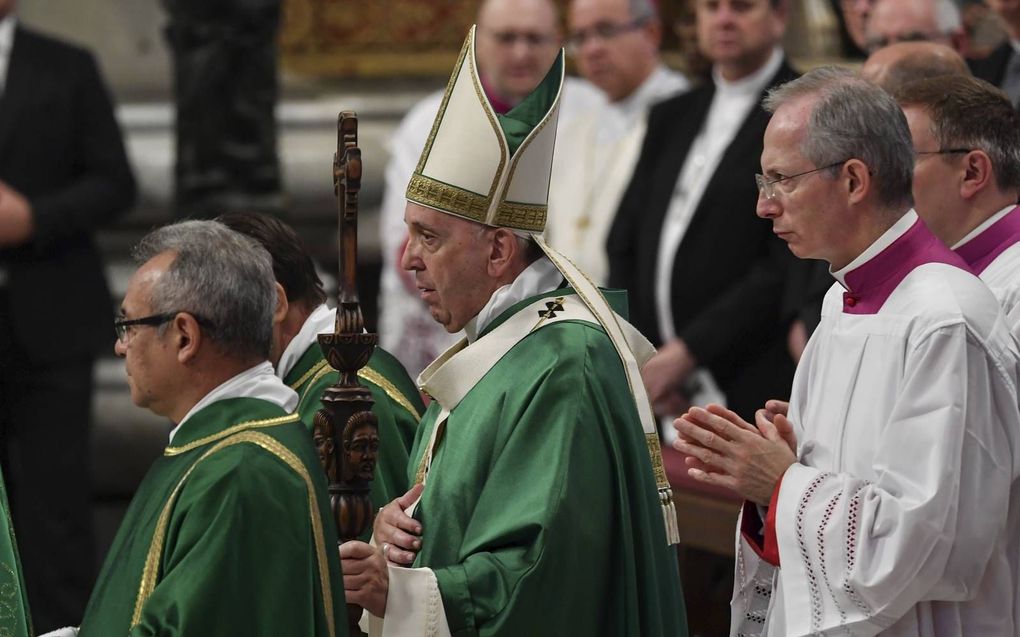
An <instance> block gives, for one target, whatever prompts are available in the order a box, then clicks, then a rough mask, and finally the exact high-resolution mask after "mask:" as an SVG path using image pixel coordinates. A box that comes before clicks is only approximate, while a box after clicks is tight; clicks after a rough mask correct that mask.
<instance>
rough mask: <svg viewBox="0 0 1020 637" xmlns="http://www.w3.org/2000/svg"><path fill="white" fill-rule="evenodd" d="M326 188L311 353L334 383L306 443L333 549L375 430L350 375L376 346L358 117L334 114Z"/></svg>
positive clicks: (355, 509)
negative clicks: (326, 222) (326, 308)
mask: <svg viewBox="0 0 1020 637" xmlns="http://www.w3.org/2000/svg"><path fill="white" fill-rule="evenodd" d="M333 187H334V191H335V193H336V197H337V212H338V214H339V230H338V234H337V244H338V249H339V251H340V254H339V257H340V260H339V262H340V279H339V288H340V289H339V294H338V304H337V312H336V325H335V326H334V330H333V333H332V334H319V347H321V348H322V352H323V354H324V356H325V358H326V360H327V361H328V362H329V364H330V366H332V367H333V369H335V370H337V371H338V372H340V378H339V379H338V381H337V383H336V384H335V385H333V386H331V387H328V388H327V389H326V390H325V391H324V392H323V395H322V399H321V400H322V405H323V407H322V409H320V410H319V411H318V412H316V414H315V426H314V430H313V436H314V438H315V443H316V446H317V447H318V450H319V459H320V461H322V464H323V469H324V470H325V471H326V478H327V480H328V482H329V497H330V504H331V508H332V512H333V521H334V522H335V523H336V528H337V532H338V536H339V539H340V542H346V541H348V540H353V539H356V538H357V537H359V536H360V535H361V534H362V533H363V532H364V531H365V529H367V528H368V526H369V525H370V524H371V523H372V518H373V517H374V511H373V509H372V503H371V500H370V499H369V491H370V489H371V482H372V475H373V473H374V470H375V461H376V457H377V454H378V448H379V428H378V424H377V421H376V418H375V415H374V414H373V413H372V403H373V400H372V394H371V393H370V392H369V390H368V388H366V387H365V386H364V385H362V384H361V383H360V382H359V381H358V370H359V369H361V368H362V367H364V366H365V365H367V364H368V359H369V357H370V356H371V355H372V351H373V350H374V349H375V345H376V343H377V342H378V340H379V337H378V336H377V335H376V334H366V333H365V331H364V328H365V321H364V318H363V317H362V315H361V304H360V303H359V302H358V284H357V268H358V191H359V189H360V188H361V149H359V148H358V118H357V115H355V114H354V113H353V112H350V111H344V112H342V113H340V116H339V118H338V121H337V148H336V155H334V156H333ZM360 617H361V608H360V607H359V606H355V605H353V604H348V605H347V618H348V624H349V627H348V628H349V630H350V634H351V635H360V634H361V633H360V631H359V630H358V627H357V624H358V618H360Z"/></svg>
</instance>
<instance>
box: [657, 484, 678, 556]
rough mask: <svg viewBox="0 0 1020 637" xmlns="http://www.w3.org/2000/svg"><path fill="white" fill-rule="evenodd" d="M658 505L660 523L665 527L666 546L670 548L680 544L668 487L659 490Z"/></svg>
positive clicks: (674, 509)
mask: <svg viewBox="0 0 1020 637" xmlns="http://www.w3.org/2000/svg"><path fill="white" fill-rule="evenodd" d="M659 504H660V506H661V507H662V521H663V523H664V524H665V525H666V544H668V545H670V546H672V545H674V544H679V543H680V527H679V526H678V525H677V521H676V504H674V503H673V490H672V489H670V488H669V487H665V488H662V489H659Z"/></svg>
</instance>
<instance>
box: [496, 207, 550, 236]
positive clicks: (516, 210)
mask: <svg viewBox="0 0 1020 637" xmlns="http://www.w3.org/2000/svg"><path fill="white" fill-rule="evenodd" d="M547 210H548V206H547V205H546V204H529V203H514V202H512V201H501V202H499V206H498V207H497V209H496V218H495V220H494V222H495V223H493V225H495V226H497V227H499V228H514V229H515V230H526V231H528V232H542V231H543V230H545V218H546V212H547Z"/></svg>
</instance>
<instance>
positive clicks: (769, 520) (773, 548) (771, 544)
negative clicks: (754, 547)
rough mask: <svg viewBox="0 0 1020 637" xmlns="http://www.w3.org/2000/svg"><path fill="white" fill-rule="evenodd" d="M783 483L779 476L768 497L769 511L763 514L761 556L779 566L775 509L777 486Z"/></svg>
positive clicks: (776, 507)
mask: <svg viewBox="0 0 1020 637" xmlns="http://www.w3.org/2000/svg"><path fill="white" fill-rule="evenodd" d="M782 485H783V477H782V476H780V477H779V482H776V488H775V489H773V490H772V497H771V498H770V499H769V512H768V513H767V514H765V550H763V551H762V553H761V558H762V559H763V560H765V561H766V562H768V563H769V564H771V565H772V566H779V541H778V540H776V509H778V508H779V487H781V486H782Z"/></svg>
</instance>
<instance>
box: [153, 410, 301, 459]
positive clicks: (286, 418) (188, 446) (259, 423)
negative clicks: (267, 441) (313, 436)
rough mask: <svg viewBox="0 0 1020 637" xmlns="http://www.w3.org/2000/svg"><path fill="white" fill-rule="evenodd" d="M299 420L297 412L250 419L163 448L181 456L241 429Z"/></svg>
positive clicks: (166, 451)
mask: <svg viewBox="0 0 1020 637" xmlns="http://www.w3.org/2000/svg"><path fill="white" fill-rule="evenodd" d="M298 420H300V416H298V415H297V414H296V413H293V414H288V415H286V416H277V417H276V418H266V419H265V420H248V421H245V422H242V423H238V424H236V425H234V426H233V427H227V428H226V429H224V430H223V431H221V432H219V433H214V434H212V435H209V436H206V437H204V438H199V439H198V440H193V441H192V442H189V443H188V444H186V445H181V446H180V447H167V448H166V449H164V450H163V455H164V456H179V455H180V454H182V453H184V452H186V451H191V450H192V449H196V448H198V447H202V446H204V445H207V444H209V443H210V442H216V441H217V440H220V439H223V438H226V437H228V436H232V435H234V434H236V433H237V432H239V431H244V430H245V429H262V428H263V427H273V426H276V425H283V424H286V423H288V422H297V421H298Z"/></svg>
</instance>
